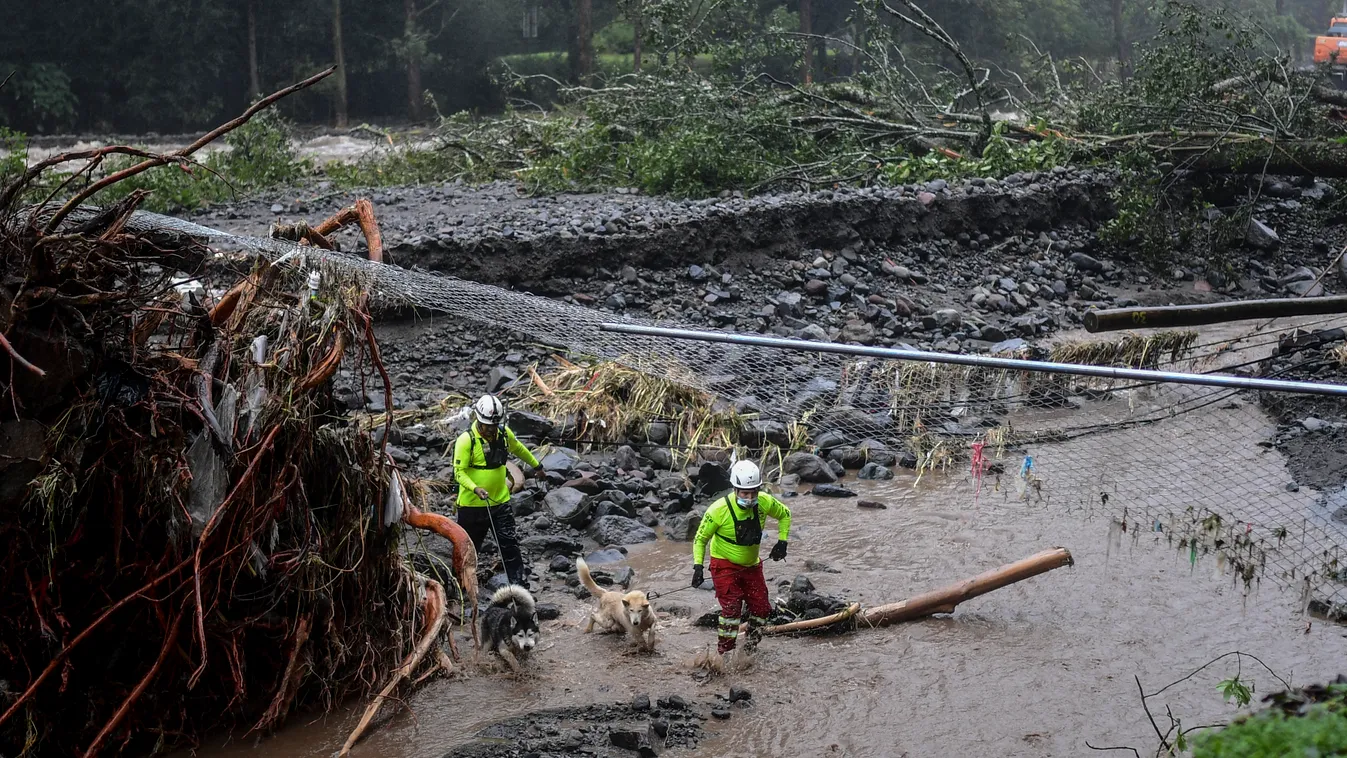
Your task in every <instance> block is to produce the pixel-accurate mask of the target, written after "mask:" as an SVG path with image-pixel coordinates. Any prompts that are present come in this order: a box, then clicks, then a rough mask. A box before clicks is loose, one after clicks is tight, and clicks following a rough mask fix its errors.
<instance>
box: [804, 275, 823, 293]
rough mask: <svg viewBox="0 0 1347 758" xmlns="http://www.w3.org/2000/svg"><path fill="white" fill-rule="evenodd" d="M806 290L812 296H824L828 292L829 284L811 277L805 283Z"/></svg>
mask: <svg viewBox="0 0 1347 758" xmlns="http://www.w3.org/2000/svg"><path fill="white" fill-rule="evenodd" d="M804 291H805V294H806V295H809V296H810V297H823V296H824V295H826V294H828V285H827V283H826V282H824V281H823V280H821V279H810V280H809V281H807V282H805V283H804Z"/></svg>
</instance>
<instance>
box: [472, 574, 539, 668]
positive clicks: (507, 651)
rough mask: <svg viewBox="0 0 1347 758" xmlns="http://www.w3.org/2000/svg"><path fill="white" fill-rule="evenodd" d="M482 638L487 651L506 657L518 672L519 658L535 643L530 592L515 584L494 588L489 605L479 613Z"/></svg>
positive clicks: (535, 612)
mask: <svg viewBox="0 0 1347 758" xmlns="http://www.w3.org/2000/svg"><path fill="white" fill-rule="evenodd" d="M482 641H483V643H484V644H485V647H486V649H487V650H490V651H491V652H493V653H495V654H497V655H499V656H500V657H501V658H503V659H505V662H506V663H508V664H509V665H510V668H511V669H513V670H514V672H515V673H519V671H520V667H519V660H520V659H521V658H524V657H527V656H528V654H529V653H530V652H531V651H532V650H533V648H534V647H535V646H537V644H538V613H537V610H536V608H535V607H534V603H533V595H531V594H529V591H528V590H526V589H524V588H523V587H520V586H519V585H517V584H511V585H510V586H508V587H502V588H500V589H498V590H496V594H494V595H492V596H491V604H490V605H488V606H487V609H486V611H484V612H483V613H482Z"/></svg>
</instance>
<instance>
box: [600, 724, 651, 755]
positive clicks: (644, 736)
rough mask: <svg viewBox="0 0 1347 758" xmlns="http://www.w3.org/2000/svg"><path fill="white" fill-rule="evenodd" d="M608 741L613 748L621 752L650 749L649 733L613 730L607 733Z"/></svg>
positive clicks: (633, 730)
mask: <svg viewBox="0 0 1347 758" xmlns="http://www.w3.org/2000/svg"><path fill="white" fill-rule="evenodd" d="M608 741H609V742H611V743H613V747H617V748H621V749H623V750H642V749H646V748H649V747H650V735H649V733H648V732H643V731H638V730H636V729H614V730H613V731H611V732H609V733H608Z"/></svg>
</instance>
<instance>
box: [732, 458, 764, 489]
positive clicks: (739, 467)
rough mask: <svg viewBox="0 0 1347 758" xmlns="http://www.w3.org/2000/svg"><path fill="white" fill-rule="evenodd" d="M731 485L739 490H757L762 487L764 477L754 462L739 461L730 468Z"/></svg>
mask: <svg viewBox="0 0 1347 758" xmlns="http://www.w3.org/2000/svg"><path fill="white" fill-rule="evenodd" d="M730 484H731V485H733V486H734V488H735V489H737V490H755V489H757V488H758V487H761V486H762V475H761V474H759V473H758V465H757V464H756V463H754V462H753V461H739V462H738V463H736V464H734V465H733V466H731V467H730Z"/></svg>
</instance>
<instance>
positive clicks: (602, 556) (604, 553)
mask: <svg viewBox="0 0 1347 758" xmlns="http://www.w3.org/2000/svg"><path fill="white" fill-rule="evenodd" d="M625 560H627V555H626V553H623V552H622V551H621V550H618V549H617V548H611V547H610V548H606V549H604V550H595V551H594V552H592V553H590V554H589V555H586V556H585V563H588V564H589V565H591V566H599V565H602V564H605V563H620V562H622V561H625ZM593 573H594V576H595V577H596V579H595V581H597V582H599V584H604V583H605V581H604V579H603V578H604V577H607V579H606V583H609V584H611V583H612V577H611V576H608V574H607V573H606V572H603V573H602V574H601V572H597V571H596V572H593Z"/></svg>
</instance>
